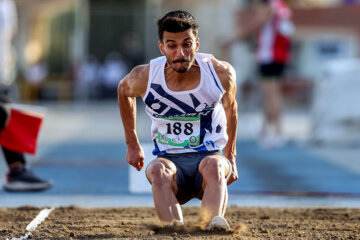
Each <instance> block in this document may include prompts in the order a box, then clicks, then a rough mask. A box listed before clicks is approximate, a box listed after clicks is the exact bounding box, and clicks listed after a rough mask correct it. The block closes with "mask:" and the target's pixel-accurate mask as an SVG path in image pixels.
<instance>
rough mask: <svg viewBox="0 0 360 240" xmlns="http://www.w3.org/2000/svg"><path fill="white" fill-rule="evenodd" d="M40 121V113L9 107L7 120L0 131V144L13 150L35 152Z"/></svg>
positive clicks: (41, 119) (41, 118)
mask: <svg viewBox="0 0 360 240" xmlns="http://www.w3.org/2000/svg"><path fill="white" fill-rule="evenodd" d="M42 121H43V116H42V115H40V114H33V113H31V112H27V111H21V110H16V109H11V110H10V119H9V122H8V124H7V125H6V126H5V128H4V129H3V130H2V131H1V133H0V145H1V146H3V147H5V148H8V149H10V150H12V151H15V152H20V153H30V154H35V153H36V147H37V138H38V135H39V132H40V127H41V123H42Z"/></svg>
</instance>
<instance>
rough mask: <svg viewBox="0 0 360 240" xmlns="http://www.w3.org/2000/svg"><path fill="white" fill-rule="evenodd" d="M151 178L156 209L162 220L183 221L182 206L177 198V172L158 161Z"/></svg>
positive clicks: (151, 171) (166, 221)
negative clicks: (172, 171)
mask: <svg viewBox="0 0 360 240" xmlns="http://www.w3.org/2000/svg"><path fill="white" fill-rule="evenodd" d="M150 179H151V184H152V192H153V198H154V204H155V211H156V213H157V214H158V216H159V219H160V221H162V222H165V223H172V222H173V221H174V220H177V221H181V222H182V221H183V217H182V212H181V207H180V204H179V202H178V201H177V199H176V196H175V192H176V191H177V189H175V188H176V187H175V186H176V179H175V173H171V171H170V170H169V169H166V168H165V166H164V164H162V163H158V164H155V165H153V166H152V167H151V170H150Z"/></svg>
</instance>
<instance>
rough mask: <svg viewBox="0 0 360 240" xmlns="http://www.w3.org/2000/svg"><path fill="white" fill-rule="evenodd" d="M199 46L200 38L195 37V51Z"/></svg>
mask: <svg viewBox="0 0 360 240" xmlns="http://www.w3.org/2000/svg"><path fill="white" fill-rule="evenodd" d="M199 47H200V38H196V49H195V51H196V52H197V51H199Z"/></svg>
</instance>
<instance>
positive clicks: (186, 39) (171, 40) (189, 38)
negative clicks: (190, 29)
mask: <svg viewBox="0 0 360 240" xmlns="http://www.w3.org/2000/svg"><path fill="white" fill-rule="evenodd" d="M188 40H191V37H187V38H185V39H184V40H183V41H184V42H185V41H188ZM168 42H176V41H175V40H173V39H168V40H166V41H165V43H168Z"/></svg>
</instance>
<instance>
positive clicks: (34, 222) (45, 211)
mask: <svg viewBox="0 0 360 240" xmlns="http://www.w3.org/2000/svg"><path fill="white" fill-rule="evenodd" d="M54 209H55V208H53V207H52V208H45V209H43V210H41V211H40V212H39V214H38V215H37V216H36V217H35V218H34V219H33V220H32V221H31V222H30V223H29V224H28V225H27V226H26V228H25V230H26V231H28V232H27V233H26V234H25V235H24V236H22V237H19V238H16V237H13V238H12V239H11V240H26V239H28V238H29V236H31V232H32V231H34V230H35V229H36V228H37V226H38V225H39V224H40V223H42V222H43V221H44V220H45V219H46V218H47V217H48V216H49V214H50V213H51V212H52V211H53V210H54Z"/></svg>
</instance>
